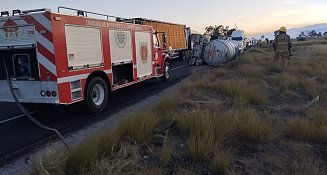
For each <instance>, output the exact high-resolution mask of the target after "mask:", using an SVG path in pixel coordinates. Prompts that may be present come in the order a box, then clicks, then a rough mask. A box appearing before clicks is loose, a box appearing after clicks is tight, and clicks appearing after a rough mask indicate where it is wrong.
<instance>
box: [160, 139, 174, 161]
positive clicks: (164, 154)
mask: <svg viewBox="0 0 327 175" xmlns="http://www.w3.org/2000/svg"><path fill="white" fill-rule="evenodd" d="M172 154H173V148H172V146H171V143H170V141H169V139H168V138H167V137H166V138H165V141H164V144H163V145H162V149H161V152H160V163H161V167H165V166H167V165H168V164H169V162H170V161H171V158H172Z"/></svg>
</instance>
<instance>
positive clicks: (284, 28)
mask: <svg viewBox="0 0 327 175" xmlns="http://www.w3.org/2000/svg"><path fill="white" fill-rule="evenodd" d="M279 31H281V32H286V31H287V29H286V27H284V26H282V27H280V28H279Z"/></svg>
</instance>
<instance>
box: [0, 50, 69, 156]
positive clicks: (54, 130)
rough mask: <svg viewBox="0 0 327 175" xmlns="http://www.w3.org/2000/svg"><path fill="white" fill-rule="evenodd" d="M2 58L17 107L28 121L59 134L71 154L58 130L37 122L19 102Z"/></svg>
mask: <svg viewBox="0 0 327 175" xmlns="http://www.w3.org/2000/svg"><path fill="white" fill-rule="evenodd" d="M2 58H3V64H4V67H5V72H6V76H7V83H8V86H9V90H10V92H11V95H12V96H13V98H14V100H15V102H16V104H17V106H18V108H19V109H20V110H21V111H22V112H23V113H24V114H25V115H26V116H27V117H28V119H30V120H31V121H32V122H33V123H34V124H36V125H37V126H39V127H40V128H42V129H44V130H47V131H52V132H55V133H56V134H57V136H58V137H59V139H60V140H61V141H62V143H63V144H64V145H65V147H66V148H67V150H68V151H69V152H71V149H70V147H69V145H68V143H67V142H66V141H65V139H64V137H63V136H62V135H61V133H60V132H59V131H58V130H56V129H54V128H51V127H48V126H45V125H43V124H42V123H40V122H39V121H37V120H36V119H35V118H34V117H32V115H31V114H29V113H28V111H27V110H26V108H25V107H24V106H23V105H22V104H21V103H20V102H19V100H18V98H17V96H16V94H15V91H14V89H13V86H12V84H11V81H10V78H9V75H8V70H7V66H6V60H5V58H4V56H3V57H2Z"/></svg>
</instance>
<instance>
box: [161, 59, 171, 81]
mask: <svg viewBox="0 0 327 175" xmlns="http://www.w3.org/2000/svg"><path fill="white" fill-rule="evenodd" d="M170 71H171V70H170V63H169V62H168V61H165V67H164V72H163V76H162V77H161V80H162V81H163V82H166V81H168V80H169V78H170Z"/></svg>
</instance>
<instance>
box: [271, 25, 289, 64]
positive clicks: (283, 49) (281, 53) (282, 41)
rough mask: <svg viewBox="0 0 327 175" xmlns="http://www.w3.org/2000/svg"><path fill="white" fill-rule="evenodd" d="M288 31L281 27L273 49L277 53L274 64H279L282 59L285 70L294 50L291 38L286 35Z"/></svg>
mask: <svg viewBox="0 0 327 175" xmlns="http://www.w3.org/2000/svg"><path fill="white" fill-rule="evenodd" d="M286 31H287V29H286V27H284V26H283V27H281V28H280V29H279V32H278V35H277V36H276V37H275V40H274V43H273V48H274V51H275V55H274V62H276V63H277V62H278V61H279V59H281V62H282V66H283V67H284V68H287V60H288V59H289V57H290V54H291V48H292V41H291V38H290V36H289V35H287V34H286Z"/></svg>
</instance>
